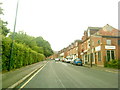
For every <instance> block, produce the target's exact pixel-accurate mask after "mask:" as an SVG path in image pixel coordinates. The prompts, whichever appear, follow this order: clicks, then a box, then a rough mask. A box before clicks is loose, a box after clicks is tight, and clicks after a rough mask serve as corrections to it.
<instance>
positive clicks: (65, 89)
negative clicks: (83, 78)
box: [51, 65, 66, 90]
mask: <svg viewBox="0 0 120 90" xmlns="http://www.w3.org/2000/svg"><path fill="white" fill-rule="evenodd" d="M51 68H52V70H53V72H54V73H55V75H56V77H57V79H58V81H59V82H60V83H61V85H62V87H63V88H65V86H64V84H63V83H62V81H61V80H60V78H59V77H58V75H57V74H56V72H55V70H54V69H53V66H52V65H51ZM65 90H66V88H65Z"/></svg>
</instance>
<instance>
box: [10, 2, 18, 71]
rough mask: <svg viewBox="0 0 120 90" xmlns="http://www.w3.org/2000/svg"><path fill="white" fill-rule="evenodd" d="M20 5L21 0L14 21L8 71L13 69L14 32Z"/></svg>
mask: <svg viewBox="0 0 120 90" xmlns="http://www.w3.org/2000/svg"><path fill="white" fill-rule="evenodd" d="M18 5H19V0H18V1H17V7H16V15H15V22H14V31H13V34H12V42H11V49H10V59H9V66H8V71H10V70H11V61H12V59H13V56H12V55H13V46H14V34H15V29H16V22H17V12H18Z"/></svg>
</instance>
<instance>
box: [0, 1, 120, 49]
mask: <svg viewBox="0 0 120 90" xmlns="http://www.w3.org/2000/svg"><path fill="white" fill-rule="evenodd" d="M1 1H2V3H3V5H2V8H3V9H4V16H2V19H3V20H5V21H8V28H10V29H11V31H13V25H14V18H15V10H16V4H17V0H1ZM118 1H119V0H19V8H18V17H17V25H16V31H20V30H23V31H24V32H26V33H27V34H28V35H31V36H35V37H37V36H42V37H43V38H44V39H45V40H47V41H49V43H50V44H51V47H52V49H53V50H55V51H58V50H61V49H63V48H64V47H67V46H68V45H69V44H71V43H72V42H73V41H74V40H76V39H81V37H82V36H83V32H84V30H86V29H87V27H88V26H93V27H94V26H96V27H97V26H98V27H103V26H105V25H106V24H109V25H111V26H113V27H115V28H118Z"/></svg>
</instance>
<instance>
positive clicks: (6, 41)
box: [2, 37, 45, 70]
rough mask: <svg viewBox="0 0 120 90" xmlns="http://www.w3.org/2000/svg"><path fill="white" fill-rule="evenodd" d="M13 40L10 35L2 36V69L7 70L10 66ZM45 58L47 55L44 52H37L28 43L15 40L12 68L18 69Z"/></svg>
mask: <svg viewBox="0 0 120 90" xmlns="http://www.w3.org/2000/svg"><path fill="white" fill-rule="evenodd" d="M11 42H12V40H11V39H10V38H9V37H2V70H7V69H8V68H9V60H10V48H11ZM44 59H45V56H44V55H43V54H40V53H37V52H36V51H34V50H32V49H30V48H28V47H27V46H26V45H24V44H20V43H16V42H15V41H14V47H13V56H12V60H11V61H10V68H11V69H17V68H20V67H23V66H26V65H30V64H33V63H36V62H39V61H42V60H44Z"/></svg>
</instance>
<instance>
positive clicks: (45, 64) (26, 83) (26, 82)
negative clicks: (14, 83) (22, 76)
mask: <svg viewBox="0 0 120 90" xmlns="http://www.w3.org/2000/svg"><path fill="white" fill-rule="evenodd" d="M47 63H48V62H47ZM47 63H46V64H47ZM46 64H45V65H46ZM45 65H44V66H43V67H42V68H40V69H39V70H38V71H37V72H36V73H35V74H34V75H33V76H32V77H31V78H30V79H29V80H28V81H27V82H25V83H24V84H23V85H22V86H21V87H20V89H21V88H23V87H25V85H27V84H28V83H29V82H30V80H31V79H32V78H34V77H35V75H36V74H38V73H39V72H40V71H41V70H42V69H43V68H44V67H45ZM20 89H19V90H20Z"/></svg>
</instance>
